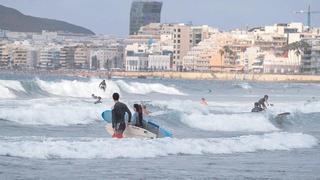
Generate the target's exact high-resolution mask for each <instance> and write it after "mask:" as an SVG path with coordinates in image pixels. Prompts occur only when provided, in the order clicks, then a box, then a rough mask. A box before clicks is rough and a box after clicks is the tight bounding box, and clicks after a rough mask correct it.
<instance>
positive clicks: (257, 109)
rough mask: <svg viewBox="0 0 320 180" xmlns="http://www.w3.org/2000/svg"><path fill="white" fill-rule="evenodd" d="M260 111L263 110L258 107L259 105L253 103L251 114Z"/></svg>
mask: <svg viewBox="0 0 320 180" xmlns="http://www.w3.org/2000/svg"><path fill="white" fill-rule="evenodd" d="M260 111H263V109H262V108H261V107H260V106H259V103H258V102H255V103H254V107H253V109H252V110H251V112H260Z"/></svg>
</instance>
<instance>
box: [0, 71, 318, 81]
mask: <svg viewBox="0 0 320 180" xmlns="http://www.w3.org/2000/svg"><path fill="white" fill-rule="evenodd" d="M1 73H11V74H16V73H20V74H21V73H27V74H34V75H39V76H41V75H62V76H78V77H88V78H94V77H98V78H106V79H107V78H109V77H116V76H117V77H133V78H135V77H140V78H167V79H192V80H243V81H273V82H282V81H285V82H320V75H301V74H299V75H292V74H252V73H251V74H245V73H232V72H228V73H226V72H222V73H220V72H137V71H119V72H108V71H87V70H54V71H53V70H50V71H46V70H32V71H9V70H0V76H1Z"/></svg>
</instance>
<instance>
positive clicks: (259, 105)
mask: <svg viewBox="0 0 320 180" xmlns="http://www.w3.org/2000/svg"><path fill="white" fill-rule="evenodd" d="M268 98H269V97H268V95H264V97H263V98H261V99H259V101H258V102H255V103H254V107H253V109H252V110H251V112H260V111H263V110H265V109H267V106H269V105H270V104H269V103H268Z"/></svg>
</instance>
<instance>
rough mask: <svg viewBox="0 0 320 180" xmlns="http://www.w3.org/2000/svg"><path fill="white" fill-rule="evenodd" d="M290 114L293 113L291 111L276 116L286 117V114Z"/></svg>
mask: <svg viewBox="0 0 320 180" xmlns="http://www.w3.org/2000/svg"><path fill="white" fill-rule="evenodd" d="M290 114H291V113H289V112H284V113H280V114H278V115H277V116H276V118H282V117H286V116H288V115H290Z"/></svg>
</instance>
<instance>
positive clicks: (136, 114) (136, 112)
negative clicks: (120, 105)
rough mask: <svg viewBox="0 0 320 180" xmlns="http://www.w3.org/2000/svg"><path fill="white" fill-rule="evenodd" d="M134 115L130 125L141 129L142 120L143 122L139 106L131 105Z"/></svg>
mask: <svg viewBox="0 0 320 180" xmlns="http://www.w3.org/2000/svg"><path fill="white" fill-rule="evenodd" d="M133 109H134V113H133V115H132V124H133V125H134V126H138V127H143V124H142V120H143V113H142V107H141V105H139V104H134V105H133Z"/></svg>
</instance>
